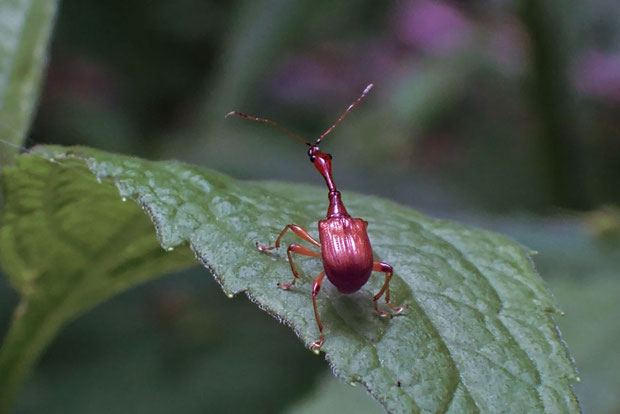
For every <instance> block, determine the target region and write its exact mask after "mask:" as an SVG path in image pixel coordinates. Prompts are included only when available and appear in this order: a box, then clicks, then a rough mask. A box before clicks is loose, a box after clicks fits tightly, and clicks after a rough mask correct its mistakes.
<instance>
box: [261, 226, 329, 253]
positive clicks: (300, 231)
mask: <svg viewBox="0 0 620 414" xmlns="http://www.w3.org/2000/svg"><path fill="white" fill-rule="evenodd" d="M289 229H290V230H292V231H293V233H295V234H296V235H297V236H298V237H300V238H302V239H304V240H306V241H308V242H310V243H312V244H314V245H315V246H317V247H321V243H319V242H318V241H316V240H314V239H313V238H312V236H311V235H310V234H308V232H307V231H306V230H304V229H303V228H301V227H299V226H298V225H297V224H289V225H287V226H286V227H284V230H282V231H281V232H280V235H279V236H278V238H277V239H276V244H275V246H271V247H267V246H264V245H262V244H260V243H258V242H257V243H256V247H257V248H258V250H260V251H265V250H273V249H277V248H278V247H280V240H282V237H284V233H286V231H287V230H289Z"/></svg>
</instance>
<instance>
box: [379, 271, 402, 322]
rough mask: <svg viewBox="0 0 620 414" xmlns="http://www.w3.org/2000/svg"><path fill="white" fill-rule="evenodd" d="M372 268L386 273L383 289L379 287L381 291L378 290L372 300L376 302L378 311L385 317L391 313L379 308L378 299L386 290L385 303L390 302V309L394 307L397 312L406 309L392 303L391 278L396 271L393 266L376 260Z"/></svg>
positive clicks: (393, 309)
mask: <svg viewBox="0 0 620 414" xmlns="http://www.w3.org/2000/svg"><path fill="white" fill-rule="evenodd" d="M372 270H373V271H375V272H383V273H385V282H384V283H383V286H382V287H381V289H379V292H377V294H376V295H375V296H373V298H372V300H373V301H374V302H375V310H376V311H377V313H378V314H379V315H380V316H383V317H385V316H388V315H390V314H389V313H387V312H383V311H382V310H379V306H378V303H377V301H378V300H379V299H380V298H381V296H382V295H383V293H384V292H385V303H387V304H388V306H389V307H390V309H392V311H394V312H396V313H398V312H400V311H402V310H403V309H404V306H394V305H392V304H391V303H390V280H391V279H392V274H393V273H394V270H393V269H392V266H390V265H389V264H387V263H383V262H374V263H373V264H372Z"/></svg>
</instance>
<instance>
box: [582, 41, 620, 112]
mask: <svg viewBox="0 0 620 414" xmlns="http://www.w3.org/2000/svg"><path fill="white" fill-rule="evenodd" d="M574 82H575V86H576V88H577V90H578V91H579V92H581V93H583V94H585V95H591V96H594V97H598V98H601V99H604V100H610V101H613V102H620V53H615V54H607V53H603V52H599V51H589V52H587V53H585V54H584V55H583V56H582V57H581V58H580V59H579V60H578V63H577V70H576V71H575V76H574Z"/></svg>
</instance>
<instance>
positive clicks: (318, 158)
mask: <svg viewBox="0 0 620 414" xmlns="http://www.w3.org/2000/svg"><path fill="white" fill-rule="evenodd" d="M308 158H310V162H311V163H312V164H314V167H315V168H316V169H317V170H318V171H319V173H321V175H322V176H323V178H325V182H326V183H327V187H328V188H329V190H330V191H335V190H336V186H335V185H334V180H333V179H332V156H331V154H327V153H325V152H323V151H321V150H320V149H319V146H318V145H317V144H314V145H311V146H310V148H309V149H308Z"/></svg>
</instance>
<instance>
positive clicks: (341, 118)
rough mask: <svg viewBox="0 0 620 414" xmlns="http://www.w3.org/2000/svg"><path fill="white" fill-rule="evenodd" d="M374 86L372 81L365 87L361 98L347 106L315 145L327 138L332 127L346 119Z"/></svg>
mask: <svg viewBox="0 0 620 414" xmlns="http://www.w3.org/2000/svg"><path fill="white" fill-rule="evenodd" d="M373 86H374V85H373V84H372V83H371V84H370V85H368V86H366V89H364V92H362V94H361V95H360V97H359V98H357V99H356V100H355V102H353V103H352V104H351V105H349V107H348V108H347V109H346V110H345V111H344V112H343V113H342V115H340V118H338V119H337V120H336V122H334V125H332V126H330V127H329V129H328V130H327V131H325V132H323V135H321V136H320V137H319V139H317V140H316V142H315V143H314V145H318V144H319V143H320V142H321V141H322V140H323V138H325V135H327V134H329V133H330V132H332V129H334V128H336V125H338V124H339V123H340V121H342V120H343V119H344V117H345V116H346V115H347V114H348V113H349V112H351V110H352V109H353V108H355V107H356V106H357V104H358V103H360V102H361V100H362V99H364V97H365V96H366V94H367V93H368V92H370V90H371V89H372V87H373Z"/></svg>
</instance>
